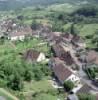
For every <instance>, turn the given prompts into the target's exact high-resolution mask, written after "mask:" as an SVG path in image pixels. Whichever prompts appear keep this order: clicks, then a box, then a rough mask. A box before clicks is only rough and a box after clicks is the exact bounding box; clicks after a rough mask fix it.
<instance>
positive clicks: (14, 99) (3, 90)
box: [0, 88, 19, 100]
mask: <svg viewBox="0 0 98 100" xmlns="http://www.w3.org/2000/svg"><path fill="white" fill-rule="evenodd" d="M0 91H1V92H3V93H4V94H6V95H8V96H9V97H10V98H12V99H13V100H19V99H18V98H17V97H15V96H14V95H12V94H11V93H9V92H7V91H6V90H5V89H3V88H0Z"/></svg>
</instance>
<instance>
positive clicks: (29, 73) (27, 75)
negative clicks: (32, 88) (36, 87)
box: [24, 70, 32, 81]
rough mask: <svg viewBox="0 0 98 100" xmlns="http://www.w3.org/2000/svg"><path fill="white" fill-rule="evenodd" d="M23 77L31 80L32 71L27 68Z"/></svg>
mask: <svg viewBox="0 0 98 100" xmlns="http://www.w3.org/2000/svg"><path fill="white" fill-rule="evenodd" d="M24 79H25V81H31V80H32V72H31V71H29V70H26V71H25V74H24Z"/></svg>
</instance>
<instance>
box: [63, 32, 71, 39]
mask: <svg viewBox="0 0 98 100" xmlns="http://www.w3.org/2000/svg"><path fill="white" fill-rule="evenodd" d="M62 37H63V38H66V39H71V38H72V35H71V34H70V33H64V34H62Z"/></svg>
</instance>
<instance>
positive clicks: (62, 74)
mask: <svg viewBox="0 0 98 100" xmlns="http://www.w3.org/2000/svg"><path fill="white" fill-rule="evenodd" d="M52 69H53V72H54V74H55V76H56V77H57V78H58V80H59V81H60V82H61V83H62V84H63V83H64V81H65V80H66V79H67V78H68V77H69V76H70V75H71V74H72V72H71V71H70V70H69V69H68V68H66V67H65V65H64V64H63V63H58V62H57V63H55V65H54V66H53V67H52Z"/></svg>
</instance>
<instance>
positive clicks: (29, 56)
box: [23, 49, 40, 61]
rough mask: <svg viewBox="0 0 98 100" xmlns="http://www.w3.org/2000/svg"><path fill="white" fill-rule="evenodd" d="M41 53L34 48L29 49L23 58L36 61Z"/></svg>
mask: <svg viewBox="0 0 98 100" xmlns="http://www.w3.org/2000/svg"><path fill="white" fill-rule="evenodd" d="M39 54H40V53H39V52H38V51H35V50H33V49H29V50H27V51H26V53H24V55H23V58H24V59H25V60H30V61H36V60H37V58H38V56H39Z"/></svg>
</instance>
